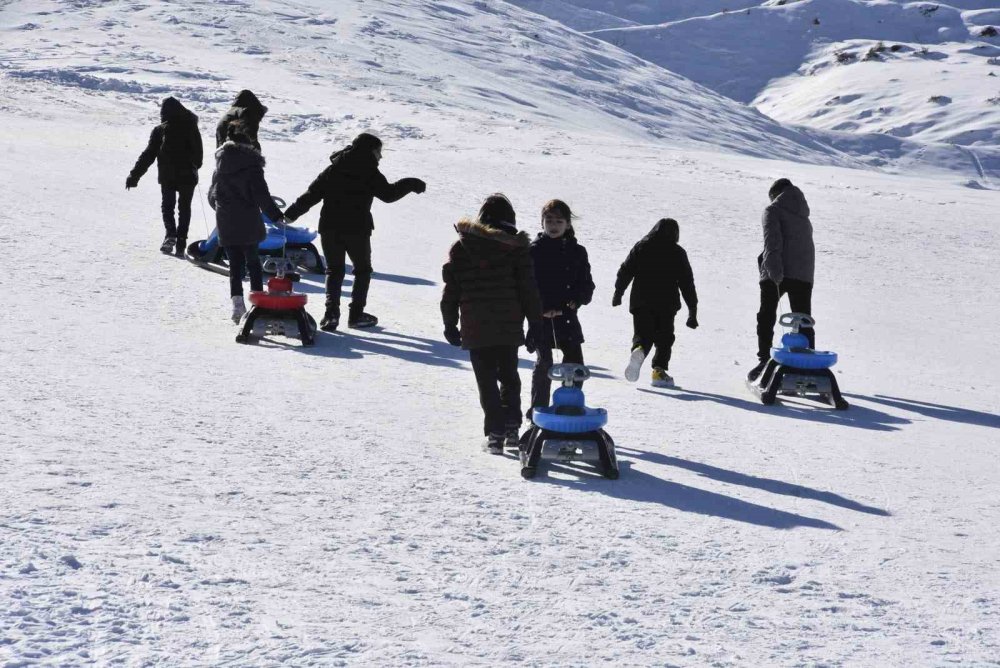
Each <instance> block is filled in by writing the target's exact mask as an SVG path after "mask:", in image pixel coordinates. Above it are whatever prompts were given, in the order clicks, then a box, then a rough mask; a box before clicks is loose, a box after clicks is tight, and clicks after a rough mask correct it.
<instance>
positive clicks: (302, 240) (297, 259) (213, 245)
mask: <svg viewBox="0 0 1000 668" xmlns="http://www.w3.org/2000/svg"><path fill="white" fill-rule="evenodd" d="M274 202H275V204H277V205H278V206H279V207H282V208H284V206H285V202H284V201H283V200H282V199H281V198H279V197H275V198H274ZM260 217H261V220H263V221H264V228H265V229H266V230H267V238H266V239H264V240H263V241H262V242H260V246H259V249H260V254H261V256H263V257H265V258H267V257H273V258H280V257H282V256H284V258H285V263H284V264H285V267H284V268H285V270H286V271H289V272H291V271H294V269H295V268H296V267H301V268H302V269H303V270H305V271H306V272H308V273H312V274H322V273H325V272H326V264H325V263H324V262H323V256H322V255H320V254H319V251H318V250H316V246H315V244H314V243H313V242H314V241H316V237H317V236H318V234H317V233H316V232H313V231H312V230H309V229H306V228H303V227H295V226H293V225H288V226H286V227H284V228H283V227H282V226H280V225H278V224H276V223H275V222H274V221H272V220H271V219H270V218H268V217H267V216H266V215H264V214H261V216H260ZM187 258H188V260H190V261H191V262H194V263H195V264H198V265H200V266H203V267H206V268H208V269H213V268H218V269H227V270H228V266H229V263H228V261H227V258H226V251H225V250H224V249H223V248H222V246H220V245H219V231H218V230H217V229H213V230H212V234H211V236H209V237H208V239H202V240H200V241H194V242H192V243H190V244H188V247H187ZM211 265H215V266H214V267H213V266H211ZM265 267H266V268H267V269H275V268H276V265H275V263H273V262H268V263H266V264H265Z"/></svg>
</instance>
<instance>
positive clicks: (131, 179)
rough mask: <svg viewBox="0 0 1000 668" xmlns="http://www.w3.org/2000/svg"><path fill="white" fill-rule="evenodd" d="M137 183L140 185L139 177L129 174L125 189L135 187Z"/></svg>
mask: <svg viewBox="0 0 1000 668" xmlns="http://www.w3.org/2000/svg"><path fill="white" fill-rule="evenodd" d="M137 185H139V178H138V177H136V176H132V175H131V174H129V175H128V178H126V179H125V190H129V189H131V188H135V187H136V186H137Z"/></svg>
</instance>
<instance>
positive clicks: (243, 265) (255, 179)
mask: <svg viewBox="0 0 1000 668" xmlns="http://www.w3.org/2000/svg"><path fill="white" fill-rule="evenodd" d="M226 132H227V137H228V139H227V140H226V141H225V142H224V143H223V144H222V146H220V147H219V150H217V151H216V152H215V173H214V174H212V187H211V188H209V190H208V204H209V205H210V206H211V207H212V208H213V209H214V210H215V225H216V229H218V232H219V243H220V244H221V245H222V247H223V248H224V249H225V251H226V257H227V258H228V259H229V293H230V295H231V296H232V300H233V313H232V318H233V322H236V323H238V322H239V321H240V319H241V318H242V317H243V314H244V313H246V311H247V309H246V304H245V303H244V301H243V274H244V272H248V273H249V274H250V289H251V290H253V291H255V292H259V291H261V290H263V289H264V277H263V271H262V267H261V263H260V254H259V253H258V246H259V245H260V242H261V241H263V240H264V239H266V238H267V230H266V229H265V227H264V221H263V220H261V217H260V214H261V212H263V213H264V214H266V215H267V217H268V218H270V219H271V220H273V221H275V222H280V221H281V220H282V218H284V214H282V213H281V210H280V209H278V207H277V205H275V203H274V200H273V199H272V198H271V191H270V190H269V189H268V187H267V181H265V180H264V164H265V161H264V156H262V155H261V154H260V151H258V150H257V149H256V148H254V144H253V139H252V138H251V137H250V135H248V134H246V133H245V132H244V128H243V125H242V124H241V123H232V124H230V125H229V127H228V128H227V130H226Z"/></svg>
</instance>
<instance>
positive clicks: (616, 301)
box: [611, 292, 622, 306]
mask: <svg viewBox="0 0 1000 668" xmlns="http://www.w3.org/2000/svg"><path fill="white" fill-rule="evenodd" d="M611 305H612V306H621V305H622V293H620V292H616V293H615V296H614V297H612V298H611Z"/></svg>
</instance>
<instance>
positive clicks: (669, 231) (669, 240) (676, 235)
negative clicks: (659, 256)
mask: <svg viewBox="0 0 1000 668" xmlns="http://www.w3.org/2000/svg"><path fill="white" fill-rule="evenodd" d="M680 238H681V228H680V225H678V224H677V221H676V220H674V219H673V218H660V219H659V220H658V221H656V224H655V225H653V229H651V230H650V231H649V234H647V235H646V239H648V240H649V241H653V242H656V243H663V244H675V243H677V242H678V241H679V240H680Z"/></svg>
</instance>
